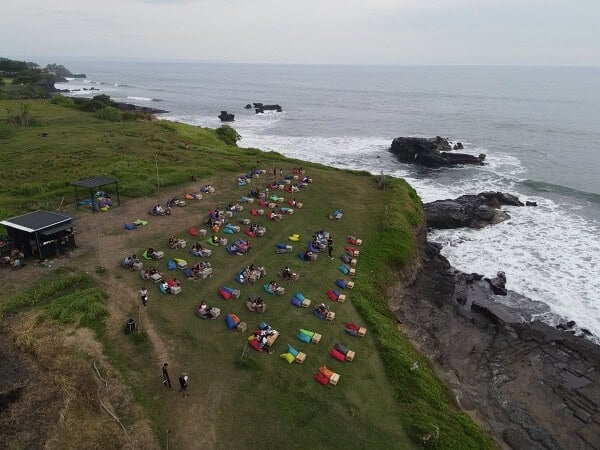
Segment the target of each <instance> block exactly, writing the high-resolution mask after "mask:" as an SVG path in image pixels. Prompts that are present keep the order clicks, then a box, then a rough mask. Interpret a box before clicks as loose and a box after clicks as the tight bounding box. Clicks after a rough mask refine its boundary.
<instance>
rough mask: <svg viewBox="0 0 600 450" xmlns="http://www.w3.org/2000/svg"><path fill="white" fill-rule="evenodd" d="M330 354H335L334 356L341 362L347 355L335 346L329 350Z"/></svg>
mask: <svg viewBox="0 0 600 450" xmlns="http://www.w3.org/2000/svg"><path fill="white" fill-rule="evenodd" d="M329 354H330V355H331V356H333V358H335V359H337V360H338V361H341V362H344V361H346V355H344V354H343V353H340V352H338V351H337V350H336V349H335V348H332V349H331V351H330V352H329Z"/></svg>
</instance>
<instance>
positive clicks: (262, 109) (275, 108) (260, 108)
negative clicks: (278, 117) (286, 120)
mask: <svg viewBox="0 0 600 450" xmlns="http://www.w3.org/2000/svg"><path fill="white" fill-rule="evenodd" d="M254 108H255V109H254V112H255V114H262V113H264V112H265V111H277V112H281V111H283V108H281V106H279V105H263V104H262V103H254Z"/></svg>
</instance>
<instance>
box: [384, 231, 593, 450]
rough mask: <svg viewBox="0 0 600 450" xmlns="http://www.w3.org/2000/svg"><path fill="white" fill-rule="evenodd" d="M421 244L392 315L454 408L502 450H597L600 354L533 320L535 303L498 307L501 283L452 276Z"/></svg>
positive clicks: (435, 250)
mask: <svg viewBox="0 0 600 450" xmlns="http://www.w3.org/2000/svg"><path fill="white" fill-rule="evenodd" d="M420 240H421V260H420V263H419V264H418V265H417V267H418V268H417V270H416V271H415V272H413V273H412V274H411V275H410V276H407V277H406V280H405V282H404V284H403V286H401V289H400V290H399V291H398V292H395V293H394V295H393V301H392V305H391V307H392V309H393V311H394V313H395V315H396V317H397V320H398V323H399V327H400V328H401V329H402V330H403V331H404V332H405V333H407V335H408V336H409V337H410V338H411V339H412V341H413V342H414V344H415V345H416V346H417V348H419V349H420V351H421V352H423V353H424V354H426V355H428V357H429V359H430V361H431V362H432V365H433V366H434V368H435V370H436V372H437V373H438V375H439V376H440V378H441V379H443V380H444V381H445V382H446V383H448V386H449V388H450V389H451V391H452V392H453V394H454V396H455V398H456V401H457V403H458V404H459V405H460V406H461V407H462V408H463V409H464V410H465V411H466V412H468V413H469V414H470V415H471V416H472V417H474V418H475V420H477V421H479V422H480V423H482V424H483V426H484V427H486V428H487V429H488V430H489V432H490V433H491V434H492V436H494V438H495V439H496V441H497V442H498V444H499V445H500V447H502V448H514V449H560V448H564V449H575V448H577V449H600V346H598V345H596V344H594V343H593V342H591V341H590V340H588V339H585V338H582V337H578V336H575V335H574V334H572V333H570V332H567V331H561V330H558V329H556V328H554V327H552V326H549V325H547V324H544V323H542V322H540V321H537V320H533V319H532V317H533V314H536V313H538V312H539V311H540V310H543V308H544V306H545V305H543V304H541V303H537V302H533V301H531V300H529V299H526V298H524V297H522V296H519V295H518V294H516V293H514V292H510V291H507V292H506V294H507V295H508V300H510V299H511V298H512V299H513V300H514V302H513V303H514V304H515V305H517V304H519V305H521V304H522V305H527V306H528V307H529V308H525V309H522V308H516V307H511V306H505V305H506V304H507V303H506V302H505V301H503V302H502V304H501V303H499V302H498V301H497V299H498V298H499V297H497V294H495V293H494V292H495V290H494V288H493V286H492V284H493V283H490V281H495V282H497V283H498V282H499V283H500V284H501V285H502V284H503V283H502V281H503V280H502V279H501V278H500V279H496V280H487V281H486V280H485V279H483V277H482V276H480V275H477V274H466V273H463V272H460V271H458V270H455V269H453V268H452V267H451V266H450V264H449V262H448V260H447V259H446V258H445V257H443V256H442V255H441V254H440V246H439V245H436V244H432V243H428V242H427V241H426V237H425V232H423V233H422V236H421V239H420ZM501 298H502V299H503V300H504V299H505V298H506V297H501Z"/></svg>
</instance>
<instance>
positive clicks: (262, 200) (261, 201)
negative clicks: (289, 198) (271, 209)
mask: <svg viewBox="0 0 600 450" xmlns="http://www.w3.org/2000/svg"><path fill="white" fill-rule="evenodd" d="M258 205H259V206H262V207H263V208H266V207H267V202H265V200H264V199H262V198H261V199H260V200H259V201H258Z"/></svg>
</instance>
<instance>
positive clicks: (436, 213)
mask: <svg viewBox="0 0 600 450" xmlns="http://www.w3.org/2000/svg"><path fill="white" fill-rule="evenodd" d="M501 205H511V206H523V203H521V201H519V198H518V197H515V196H514V195H511V194H506V193H503V192H481V193H479V194H477V195H461V196H460V197H458V198H456V199H454V200H451V199H447V200H436V201H435V202H431V203H425V204H424V205H423V207H424V209H425V217H426V218H427V226H428V227H430V228H440V229H445V228H463V227H470V228H483V227H485V226H487V225H493V224H496V223H500V222H503V221H505V220H507V219H510V216H509V215H508V213H507V212H506V211H502V210H500V209H499V208H500V206H501Z"/></svg>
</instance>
